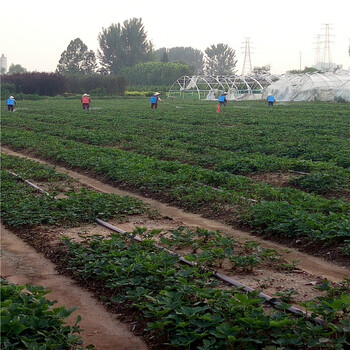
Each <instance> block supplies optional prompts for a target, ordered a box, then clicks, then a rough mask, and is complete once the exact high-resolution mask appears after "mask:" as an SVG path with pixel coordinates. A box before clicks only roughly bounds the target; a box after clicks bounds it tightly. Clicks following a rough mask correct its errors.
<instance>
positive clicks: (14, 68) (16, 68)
mask: <svg viewBox="0 0 350 350" xmlns="http://www.w3.org/2000/svg"><path fill="white" fill-rule="evenodd" d="M23 73H27V70H26V69H25V68H24V67H22V66H21V65H20V64H13V63H12V64H11V66H10V68H9V71H8V73H7V74H23Z"/></svg>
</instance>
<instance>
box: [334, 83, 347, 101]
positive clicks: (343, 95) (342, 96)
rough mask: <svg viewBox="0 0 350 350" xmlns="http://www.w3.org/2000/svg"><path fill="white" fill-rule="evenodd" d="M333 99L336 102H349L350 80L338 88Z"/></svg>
mask: <svg viewBox="0 0 350 350" xmlns="http://www.w3.org/2000/svg"><path fill="white" fill-rule="evenodd" d="M334 99H335V101H337V102H350V80H349V81H347V82H346V83H344V84H343V85H342V86H341V87H340V88H339V90H338V91H337V92H336V94H335V97H334Z"/></svg>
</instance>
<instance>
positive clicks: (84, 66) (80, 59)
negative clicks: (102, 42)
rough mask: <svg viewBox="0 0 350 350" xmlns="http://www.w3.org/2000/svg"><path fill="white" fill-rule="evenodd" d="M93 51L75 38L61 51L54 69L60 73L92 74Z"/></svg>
mask: <svg viewBox="0 0 350 350" xmlns="http://www.w3.org/2000/svg"><path fill="white" fill-rule="evenodd" d="M96 67H97V65H96V57H95V53H94V52H93V51H92V50H90V51H88V47H87V46H86V45H85V44H84V43H83V42H82V41H81V39H79V38H77V39H75V40H71V42H70V43H69V45H68V47H67V50H65V51H63V53H62V54H61V58H60V60H59V64H58V65H57V69H56V71H57V72H58V73H61V74H92V73H94V72H95V70H96Z"/></svg>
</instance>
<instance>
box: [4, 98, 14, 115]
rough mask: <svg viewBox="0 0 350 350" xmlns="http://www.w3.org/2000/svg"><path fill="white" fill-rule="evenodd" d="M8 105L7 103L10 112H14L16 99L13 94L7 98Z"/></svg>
mask: <svg viewBox="0 0 350 350" xmlns="http://www.w3.org/2000/svg"><path fill="white" fill-rule="evenodd" d="M6 105H7V110H8V111H10V112H13V109H14V108H15V106H16V100H15V98H14V97H13V96H10V97H9V98H8V99H7V100H6Z"/></svg>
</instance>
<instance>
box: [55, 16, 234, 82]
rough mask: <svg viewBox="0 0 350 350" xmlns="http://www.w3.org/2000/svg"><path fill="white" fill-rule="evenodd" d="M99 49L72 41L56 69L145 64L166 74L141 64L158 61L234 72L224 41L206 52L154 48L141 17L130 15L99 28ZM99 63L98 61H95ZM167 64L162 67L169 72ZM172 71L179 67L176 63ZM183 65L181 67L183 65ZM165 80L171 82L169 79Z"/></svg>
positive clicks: (105, 70)
mask: <svg viewBox="0 0 350 350" xmlns="http://www.w3.org/2000/svg"><path fill="white" fill-rule="evenodd" d="M97 38H98V44H99V49H98V51H97V55H96V54H95V53H94V51H92V50H88V47H87V46H86V45H85V44H84V43H83V41H82V40H81V39H80V38H76V39H74V40H71V42H70V43H69V45H68V47H67V49H66V50H65V51H64V52H63V53H62V54H61V58H60V60H59V63H58V65H57V70H56V71H57V72H58V73H61V74H65V75H67V74H93V73H98V74H102V75H124V74H125V75H129V76H130V77H131V76H133V75H135V73H134V72H132V68H134V67H136V71H138V72H139V73H140V71H141V70H145V69H147V67H149V68H152V69H153V70H154V68H155V67H158V70H159V72H160V74H163V75H164V74H165V73H164V72H163V70H162V65H157V66H155V65H146V66H144V67H142V66H140V65H142V64H143V63H148V64H149V63H150V62H154V63H156V62H161V63H165V64H167V63H173V64H175V63H176V64H180V65H186V66H187V67H188V68H187V69H188V70H187V72H186V73H191V74H215V75H228V74H234V73H235V67H236V63H237V60H236V52H235V50H234V49H232V48H230V47H229V46H228V45H226V44H223V43H221V44H217V45H211V46H209V47H208V48H207V49H206V50H205V52H204V53H203V52H202V51H200V50H198V49H194V48H192V47H173V48H169V49H167V48H164V47H163V48H160V49H158V50H154V47H153V43H152V42H151V41H150V40H148V38H147V32H146V30H145V27H144V25H143V23H142V19H141V18H132V19H130V20H126V21H124V23H123V24H121V23H118V24H111V25H110V26H109V27H108V28H102V31H101V32H100V33H99V34H98V37H97ZM98 63H99V64H98ZM169 67H170V66H169V65H167V66H165V70H167V71H168V72H169ZM171 67H172V68H174V70H179V68H178V67H176V66H175V65H172V66H171ZM182 68H183V67H182ZM168 83H171V82H170V81H168Z"/></svg>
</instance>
